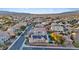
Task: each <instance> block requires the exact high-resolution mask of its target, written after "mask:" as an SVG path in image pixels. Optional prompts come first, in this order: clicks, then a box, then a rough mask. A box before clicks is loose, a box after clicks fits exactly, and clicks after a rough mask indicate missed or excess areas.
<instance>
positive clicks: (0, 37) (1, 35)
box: [0, 31, 10, 44]
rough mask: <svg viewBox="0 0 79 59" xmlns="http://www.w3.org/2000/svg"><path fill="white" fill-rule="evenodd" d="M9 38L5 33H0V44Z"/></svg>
mask: <svg viewBox="0 0 79 59" xmlns="http://www.w3.org/2000/svg"><path fill="white" fill-rule="evenodd" d="M9 38H10V35H9V34H8V33H7V32H3V31H0V44H4V42H5V41H7V40H8V39H9Z"/></svg>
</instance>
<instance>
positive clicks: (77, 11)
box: [60, 10, 79, 14]
mask: <svg viewBox="0 0 79 59" xmlns="http://www.w3.org/2000/svg"><path fill="white" fill-rule="evenodd" d="M74 13H75V14H76V13H77V14H79V10H76V11H69V12H63V13H60V14H74Z"/></svg>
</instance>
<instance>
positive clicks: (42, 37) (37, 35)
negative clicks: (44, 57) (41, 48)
mask: <svg viewBox="0 0 79 59" xmlns="http://www.w3.org/2000/svg"><path fill="white" fill-rule="evenodd" d="M29 43H30V44H31V45H46V44H47V43H48V35H47V32H46V30H45V28H34V29H33V30H32V31H31V37H30V38H29Z"/></svg>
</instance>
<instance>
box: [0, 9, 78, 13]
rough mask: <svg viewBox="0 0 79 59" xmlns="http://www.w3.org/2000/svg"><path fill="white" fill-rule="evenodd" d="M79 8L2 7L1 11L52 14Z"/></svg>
mask: <svg viewBox="0 0 79 59" xmlns="http://www.w3.org/2000/svg"><path fill="white" fill-rule="evenodd" d="M76 10H79V8H0V11H9V12H18V13H31V14H52V13H54V14H55V13H63V12H69V11H76Z"/></svg>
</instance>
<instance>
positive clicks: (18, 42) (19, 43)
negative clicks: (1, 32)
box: [8, 25, 32, 50]
mask: <svg viewBox="0 0 79 59" xmlns="http://www.w3.org/2000/svg"><path fill="white" fill-rule="evenodd" d="M31 28H32V25H29V26H28V27H27V28H26V29H25V30H24V32H23V33H21V35H20V36H19V37H18V38H17V39H16V40H15V41H14V42H13V43H12V45H11V46H10V47H9V48H8V49H9V50H19V49H20V48H21V46H22V44H23V42H24V40H25V37H24V35H26V34H27V32H28V31H29V30H31Z"/></svg>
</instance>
